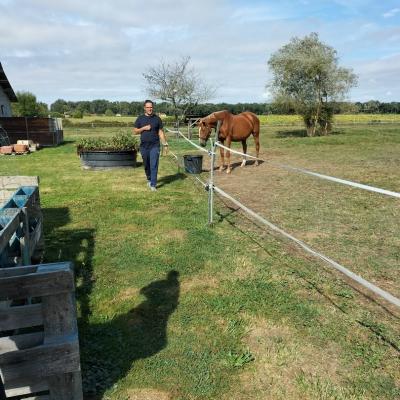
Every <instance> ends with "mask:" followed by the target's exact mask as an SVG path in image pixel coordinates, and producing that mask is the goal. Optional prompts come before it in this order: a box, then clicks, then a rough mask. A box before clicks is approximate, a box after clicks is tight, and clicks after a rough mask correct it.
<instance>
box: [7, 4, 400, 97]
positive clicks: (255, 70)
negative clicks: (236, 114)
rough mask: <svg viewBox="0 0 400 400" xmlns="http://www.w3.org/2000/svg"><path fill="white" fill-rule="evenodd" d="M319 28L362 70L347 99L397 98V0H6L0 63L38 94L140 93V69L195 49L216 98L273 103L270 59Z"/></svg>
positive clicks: (20, 86)
mask: <svg viewBox="0 0 400 400" xmlns="http://www.w3.org/2000/svg"><path fill="white" fill-rule="evenodd" d="M311 32H316V33H318V35H319V38H320V40H321V41H322V42H324V43H325V44H327V45H329V46H332V47H333V48H334V49H335V50H336V51H337V55H338V57H339V65H340V66H342V67H346V68H351V69H352V70H353V72H355V73H356V74H357V75H358V86H357V87H356V88H354V89H352V90H351V92H350V93H349V96H348V100H350V101H362V102H365V101H368V100H379V101H381V102H390V101H400V1H399V0H380V1H378V0H330V1H328V0H318V1H317V0H280V1H276V0H264V1H261V0H148V1H147V2H146V1H140V2H139V1H137V0H113V1H105V0H96V1H85V0H57V1H54V0H0V62H1V63H2V65H3V68H4V70H5V73H6V75H7V77H8V79H9V81H10V83H11V85H12V87H13V89H14V91H16V92H17V91H29V92H31V93H34V94H35V95H36V97H37V99H38V101H42V102H45V103H47V104H49V105H50V104H51V103H52V102H54V101H55V100H57V99H64V100H71V101H79V100H94V99H107V100H110V101H141V100H143V99H145V98H147V97H148V96H147V95H148V94H147V93H146V85H145V80H144V78H143V73H145V72H146V71H147V70H148V68H150V67H154V66H157V65H159V64H160V63H161V62H164V63H174V62H176V61H179V60H180V59H182V57H186V56H189V57H191V61H190V66H191V67H193V68H194V70H195V71H196V72H197V74H198V75H199V77H200V78H201V79H202V81H203V82H205V83H206V84H207V85H209V86H212V87H214V88H216V92H215V96H214V97H213V98H212V99H210V101H211V102H213V103H218V102H227V103H239V102H257V103H262V102H269V101H271V97H270V93H269V91H268V89H267V88H266V85H267V84H268V82H270V80H271V78H272V75H271V71H270V70H269V69H268V65H267V62H268V59H269V58H270V57H271V55H272V54H273V53H274V52H276V51H277V50H278V49H279V48H281V47H282V46H283V45H285V44H287V43H288V42H289V41H290V40H291V39H292V38H293V37H299V38H301V37H304V36H306V35H309V34H310V33H311Z"/></svg>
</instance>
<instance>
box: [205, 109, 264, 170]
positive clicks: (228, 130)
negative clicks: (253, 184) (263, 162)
mask: <svg viewBox="0 0 400 400" xmlns="http://www.w3.org/2000/svg"><path fill="white" fill-rule="evenodd" d="M218 121H221V122H222V123H221V126H220V128H219V132H218V140H219V141H220V142H221V143H222V144H224V142H225V140H226V146H227V147H229V148H230V147H231V142H242V148H243V153H244V154H246V151H247V143H246V140H247V138H248V137H249V136H250V135H251V134H252V135H253V137H254V142H255V145H256V157H257V158H258V154H259V152H260V139H259V135H260V120H259V119H258V117H257V115H255V114H253V113H251V112H249V111H245V112H242V113H241V114H238V115H234V114H231V113H230V112H229V111H226V110H224V111H216V112H213V113H212V114H210V115H208V116H207V117H204V118H202V119H200V121H199V123H198V126H199V141H200V145H201V146H203V147H204V146H205V145H206V143H207V140H208V138H209V137H210V135H211V130H212V128H216V127H217V123H218ZM220 154H221V165H220V167H219V170H220V171H222V170H223V169H224V168H225V158H224V154H225V151H224V149H223V148H222V147H220ZM230 157H231V153H230V151H229V150H227V151H226V158H227V164H228V168H227V170H226V172H227V173H228V174H229V173H230V172H231V162H230ZM244 165H246V157H243V161H242V164H241V167H243V166H244ZM255 165H258V160H256V162H255Z"/></svg>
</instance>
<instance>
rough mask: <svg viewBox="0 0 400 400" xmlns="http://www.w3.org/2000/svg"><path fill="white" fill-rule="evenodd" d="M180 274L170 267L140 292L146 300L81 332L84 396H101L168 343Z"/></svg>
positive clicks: (86, 397) (178, 290)
mask: <svg viewBox="0 0 400 400" xmlns="http://www.w3.org/2000/svg"><path fill="white" fill-rule="evenodd" d="M178 278H179V273H178V272H177V271H174V270H171V271H169V272H168V274H167V277H166V278H165V279H162V280H158V281H154V282H151V283H150V284H149V285H147V286H145V287H143V288H142V289H141V290H140V293H141V294H142V295H143V296H145V298H146V299H145V300H144V301H143V302H142V303H141V304H139V305H138V306H137V307H135V308H133V309H132V310H130V311H129V312H127V313H126V314H122V315H119V316H117V317H115V318H113V319H112V320H110V321H108V322H104V323H98V324H88V325H87V326H85V327H84V330H83V331H82V332H81V359H82V371H83V374H82V375H83V387H84V392H85V399H87V400H89V399H91V400H95V399H96V400H97V399H101V398H102V396H103V394H104V392H105V391H106V390H107V389H109V388H111V387H113V385H114V384H116V383H117V382H118V381H120V380H121V379H122V378H124V377H125V375H126V374H127V372H128V371H129V370H130V369H131V367H132V364H133V363H134V362H135V361H136V360H140V359H144V358H147V357H150V356H153V355H154V354H157V353H158V352H159V351H161V350H162V349H164V348H165V347H166V346H167V343H168V340H167V324H168V319H169V317H170V315H171V314H172V313H173V312H174V310H175V309H176V308H177V306H178V300H179V292H180V283H179V280H178Z"/></svg>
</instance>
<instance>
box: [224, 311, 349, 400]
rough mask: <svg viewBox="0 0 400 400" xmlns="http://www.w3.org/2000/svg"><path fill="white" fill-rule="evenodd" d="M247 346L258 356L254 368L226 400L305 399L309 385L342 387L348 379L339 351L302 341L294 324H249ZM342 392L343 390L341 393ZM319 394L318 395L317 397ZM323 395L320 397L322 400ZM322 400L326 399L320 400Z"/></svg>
mask: <svg viewBox="0 0 400 400" xmlns="http://www.w3.org/2000/svg"><path fill="white" fill-rule="evenodd" d="M248 322H249V325H250V329H249V331H248V333H247V335H246V337H245V340H244V341H245V344H246V345H247V347H248V348H249V349H250V350H251V352H252V354H253V355H254V356H255V361H254V364H253V365H252V367H251V368H248V369H247V370H246V371H245V372H243V373H241V374H240V376H239V380H240V385H238V387H236V388H235V390H234V392H230V393H229V394H227V396H226V397H225V398H226V399H228V398H229V399H235V400H239V399H240V400H242V399H243V400H244V399H246V400H247V399H264V400H275V399H285V400H289V399H290V400H291V399H303V398H304V399H305V398H311V397H309V396H310V395H311V392H310V393H307V384H305V385H302V384H300V382H302V381H305V382H306V381H308V382H327V383H328V384H329V385H331V386H332V388H333V387H336V385H338V387H340V383H341V380H342V379H343V378H342V377H344V376H345V375H346V371H343V366H342V365H340V361H339V359H338V357H339V354H340V353H339V348H336V347H335V346H334V345H333V344H332V345H331V347H329V348H323V349H322V348H319V347H318V346H315V345H313V344H312V343H310V342H304V338H298V337H297V335H296V332H295V331H294V330H292V329H291V328H289V326H290V324H282V325H277V324H274V323H271V322H269V321H267V320H264V319H258V320H253V321H248ZM338 390H339V391H340V389H338ZM315 393H316V392H314V394H315ZM319 395H321V396H322V395H323V393H321V392H320V394H316V396H317V397H315V398H318V396H319ZM319 398H322V397H319Z"/></svg>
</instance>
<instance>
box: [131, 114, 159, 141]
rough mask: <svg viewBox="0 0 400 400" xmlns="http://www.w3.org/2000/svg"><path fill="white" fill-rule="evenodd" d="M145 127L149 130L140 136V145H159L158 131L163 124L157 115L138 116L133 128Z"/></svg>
mask: <svg viewBox="0 0 400 400" xmlns="http://www.w3.org/2000/svg"><path fill="white" fill-rule="evenodd" d="M146 125H150V126H151V129H150V130H149V131H143V132H142V133H141V134H140V145H143V146H146V147H152V146H155V145H158V146H159V145H160V137H159V136H158V131H159V130H160V129H162V128H163V123H162V121H161V118H160V117H159V116H158V115H155V114H152V115H140V116H139V117H138V118H137V119H136V121H135V124H134V127H135V128H143V127H144V126H146Z"/></svg>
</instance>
